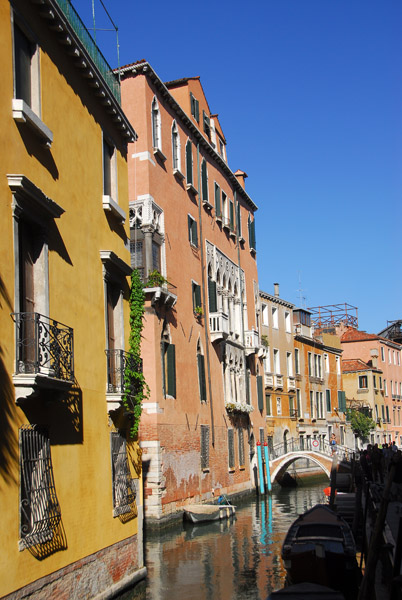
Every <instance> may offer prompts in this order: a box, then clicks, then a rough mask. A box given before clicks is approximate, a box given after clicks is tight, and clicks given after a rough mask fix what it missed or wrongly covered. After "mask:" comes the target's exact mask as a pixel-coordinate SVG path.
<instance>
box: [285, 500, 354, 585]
mask: <svg viewBox="0 0 402 600" xmlns="http://www.w3.org/2000/svg"><path fill="white" fill-rule="evenodd" d="M282 559H283V562H284V566H285V569H286V572H287V581H288V583H289V584H297V583H303V582H310V583H316V584H319V585H323V586H327V587H329V588H332V589H334V590H341V591H343V592H345V591H346V590H347V591H348V596H349V594H350V591H351V590H352V589H354V588H355V587H356V585H357V574H358V569H357V561H356V546H355V541H354V538H353V534H352V531H351V529H350V527H349V525H348V524H347V523H346V521H344V519H342V517H340V516H339V515H337V514H336V513H335V512H334V511H332V510H331V509H330V508H329V507H328V506H326V505H324V504H317V505H316V506H314V507H313V508H311V509H310V510H308V511H307V512H305V513H304V514H303V515H301V516H299V517H298V518H297V519H296V520H295V521H294V523H293V524H292V525H291V527H290V528H289V531H288V533H287V534H286V537H285V540H284V542H283V546H282Z"/></svg>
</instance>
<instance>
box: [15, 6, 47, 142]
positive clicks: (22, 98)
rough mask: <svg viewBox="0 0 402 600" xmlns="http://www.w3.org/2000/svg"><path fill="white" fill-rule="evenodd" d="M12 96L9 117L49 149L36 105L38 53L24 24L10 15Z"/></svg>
mask: <svg viewBox="0 0 402 600" xmlns="http://www.w3.org/2000/svg"><path fill="white" fill-rule="evenodd" d="M13 19H14V23H13V43H14V44H13V45H14V48H13V50H14V52H13V58H14V65H13V66H14V96H13V100H12V110H13V118H14V119H15V120H16V121H18V122H21V123H27V125H28V126H29V127H30V128H31V129H32V130H33V131H34V132H35V134H37V135H39V137H40V139H41V140H42V142H43V143H44V144H45V145H46V146H47V147H50V146H51V144H52V141H53V134H52V132H51V131H50V129H49V128H48V127H47V126H46V125H45V124H44V123H43V122H42V120H41V119H42V117H41V102H40V56H39V54H40V52H39V46H38V44H37V42H36V41H35V39H34V35H33V34H32V32H31V31H30V30H29V28H28V27H27V25H26V24H25V23H24V24H23V23H22V22H20V21H19V19H18V18H17V16H16V15H15V14H13Z"/></svg>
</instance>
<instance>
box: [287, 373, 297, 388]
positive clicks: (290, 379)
mask: <svg viewBox="0 0 402 600" xmlns="http://www.w3.org/2000/svg"><path fill="white" fill-rule="evenodd" d="M295 387H296V380H295V378H294V377H293V376H292V377H291V376H289V377H288V390H294V389H295Z"/></svg>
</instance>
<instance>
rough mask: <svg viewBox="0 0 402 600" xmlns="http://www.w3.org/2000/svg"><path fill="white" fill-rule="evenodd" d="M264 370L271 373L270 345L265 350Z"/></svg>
mask: <svg viewBox="0 0 402 600" xmlns="http://www.w3.org/2000/svg"><path fill="white" fill-rule="evenodd" d="M264 372H265V373H271V349H270V348H269V347H268V348H266V350H265V357H264Z"/></svg>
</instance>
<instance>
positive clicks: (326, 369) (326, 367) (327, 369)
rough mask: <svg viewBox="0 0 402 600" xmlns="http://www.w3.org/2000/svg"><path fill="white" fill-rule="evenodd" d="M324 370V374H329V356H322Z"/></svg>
mask: <svg viewBox="0 0 402 600" xmlns="http://www.w3.org/2000/svg"><path fill="white" fill-rule="evenodd" d="M324 370H325V372H326V373H329V356H328V354H324Z"/></svg>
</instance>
